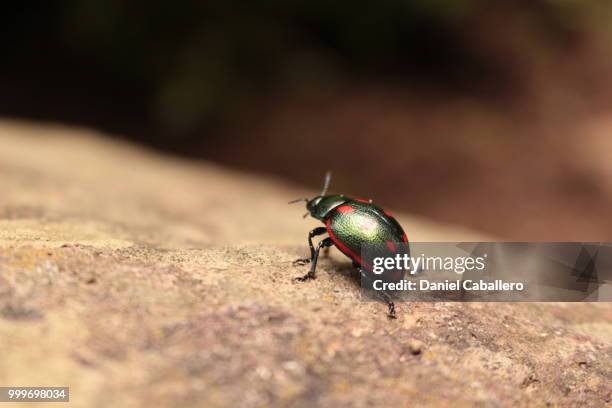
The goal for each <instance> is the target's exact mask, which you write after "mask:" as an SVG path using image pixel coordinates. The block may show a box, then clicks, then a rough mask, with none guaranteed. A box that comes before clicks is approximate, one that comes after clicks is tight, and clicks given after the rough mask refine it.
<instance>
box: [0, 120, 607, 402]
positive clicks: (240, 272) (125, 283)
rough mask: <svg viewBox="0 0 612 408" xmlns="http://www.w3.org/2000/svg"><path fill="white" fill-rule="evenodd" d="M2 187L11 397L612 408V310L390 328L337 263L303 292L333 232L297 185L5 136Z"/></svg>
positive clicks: (440, 316) (2, 277) (0, 137)
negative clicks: (65, 391) (26, 390)
mask: <svg viewBox="0 0 612 408" xmlns="http://www.w3.org/2000/svg"><path fill="white" fill-rule="evenodd" d="M0 186H1V190H0V352H1V355H2V358H1V359H0V384H2V385H17V386H28V385H29V386H36V385H38V386H42V385H48V386H70V388H71V402H70V405H72V406H77V407H144V406H169V407H170V406H186V407H189V406H206V407H259V406H270V405H275V406H292V407H309V406H313V405H320V406H329V407H342V406H370V405H372V404H376V405H383V404H384V405H385V406H411V405H415V406H417V405H418V406H439V405H452V406H474V405H477V406H528V405H529V406H546V405H547V404H552V405H559V406H576V405H583V406H593V407H597V406H603V405H606V404H610V399H611V396H610V384H611V382H612V374H611V367H612V358H611V355H612V347H611V343H612V305H610V304H485V303H469V304H458V303H418V304H406V303H404V304H400V305H399V318H398V319H397V320H395V321H389V320H388V319H387V318H386V307H385V305H384V304H381V303H364V302H362V301H361V300H360V298H359V290H358V285H359V283H358V280H357V278H356V277H355V276H354V275H353V274H352V272H351V271H352V268H351V265H350V262H349V261H347V260H346V259H345V258H343V257H341V256H339V255H337V253H336V252H335V250H332V251H331V252H330V257H327V258H323V259H322V260H321V262H320V269H319V277H318V279H317V280H315V281H311V282H308V283H299V284H298V283H293V282H292V278H293V277H295V276H298V275H301V274H302V273H304V267H301V268H298V267H292V266H291V261H292V260H293V259H295V258H297V257H300V256H304V255H305V254H306V252H307V251H306V250H307V248H306V245H305V239H306V233H307V231H308V230H309V229H311V228H312V227H313V226H314V225H316V222H315V221H314V220H312V219H309V220H307V221H305V220H303V219H302V218H301V215H302V213H303V212H304V210H303V208H298V207H297V206H289V205H287V204H286V203H287V201H288V200H290V199H293V198H296V197H300V196H310V195H313V194H314V193H313V192H309V191H303V190H301V189H300V188H299V187H297V186H292V185H289V184H286V183H284V182H282V181H281V180H275V179H272V178H264V177H261V176H254V175H247V174H242V173H237V172H233V171H230V170H227V169H224V168H220V167H217V166H215V165H212V164H207V163H197V162H189V161H185V160H181V159H177V158H173V157H163V156H160V155H158V154H156V153H153V152H148V151H144V150H140V149H139V148H136V147H133V146H130V145H124V144H122V143H120V142H114V141H108V140H107V139H103V138H101V137H100V135H96V134H95V133H94V132H92V131H89V130H83V129H67V128H64V127H60V126H52V125H46V126H34V125H27V124H22V123H16V122H9V121H3V122H0ZM336 187H338V186H336ZM398 218H399V220H400V222H401V223H402V224H403V225H404V227H405V229H406V230H407V231H408V234H409V236H410V237H411V239H413V240H420V241H428V240H431V241H437V240H445V241H458V240H466V241H467V240H477V239H482V237H481V236H480V235H479V234H476V233H474V232H471V231H468V230H464V229H461V228H455V227H448V226H442V225H438V224H435V223H432V222H428V221H425V220H422V219H417V218H414V217H410V216H404V215H400V216H399V217H398Z"/></svg>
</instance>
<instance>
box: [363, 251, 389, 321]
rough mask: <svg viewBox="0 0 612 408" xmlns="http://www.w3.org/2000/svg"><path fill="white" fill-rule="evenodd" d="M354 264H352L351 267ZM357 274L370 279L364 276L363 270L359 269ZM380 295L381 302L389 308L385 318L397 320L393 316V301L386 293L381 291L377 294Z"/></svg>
mask: <svg viewBox="0 0 612 408" xmlns="http://www.w3.org/2000/svg"><path fill="white" fill-rule="evenodd" d="M354 264H355V263H354V262H353V265H354ZM359 274H360V275H361V278H362V279H368V280H369V279H370V277H368V275H366V274H365V272H364V271H363V269H361V268H359ZM377 293H380V295H381V296H382V298H383V301H385V302H386V303H387V307H388V308H389V311H388V312H387V317H388V318H389V319H397V315H396V314H395V303H393V301H392V300H391V296H389V294H388V293H387V292H384V291H381V292H377Z"/></svg>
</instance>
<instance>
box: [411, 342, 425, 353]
mask: <svg viewBox="0 0 612 408" xmlns="http://www.w3.org/2000/svg"><path fill="white" fill-rule="evenodd" d="M408 349H409V350H410V353H411V354H412V355H413V356H417V355H419V354H421V352H422V351H423V342H422V341H420V340H410V342H409V343H408Z"/></svg>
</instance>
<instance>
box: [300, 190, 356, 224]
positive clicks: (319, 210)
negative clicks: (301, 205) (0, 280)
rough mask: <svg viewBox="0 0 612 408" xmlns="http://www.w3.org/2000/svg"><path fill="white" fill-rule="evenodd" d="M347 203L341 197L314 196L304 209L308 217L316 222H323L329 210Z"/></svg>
mask: <svg viewBox="0 0 612 408" xmlns="http://www.w3.org/2000/svg"><path fill="white" fill-rule="evenodd" d="M346 201H348V198H346V197H345V196H343V195H328V196H316V197H315V198H313V199H312V200H310V201H308V204H306V208H307V209H308V212H310V215H312V216H313V217H314V218H316V219H318V220H321V221H323V220H325V218H327V215H328V214H329V212H330V211H331V210H333V209H334V208H336V207H338V206H339V205H341V204H343V203H345V202H346Z"/></svg>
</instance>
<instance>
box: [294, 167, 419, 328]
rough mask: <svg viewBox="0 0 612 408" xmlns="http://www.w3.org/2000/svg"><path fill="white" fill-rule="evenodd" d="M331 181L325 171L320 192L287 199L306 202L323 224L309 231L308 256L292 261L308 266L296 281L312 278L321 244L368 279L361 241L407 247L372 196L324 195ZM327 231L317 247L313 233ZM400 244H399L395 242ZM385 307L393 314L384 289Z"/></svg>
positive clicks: (401, 233) (389, 250)
mask: <svg viewBox="0 0 612 408" xmlns="http://www.w3.org/2000/svg"><path fill="white" fill-rule="evenodd" d="M330 183H331V173H330V172H327V174H326V175H325V182H324V183H323V189H322V190H321V193H320V194H319V195H318V196H316V197H314V198H312V199H308V198H299V199H297V200H293V201H290V204H293V203H298V202H306V209H307V210H308V212H307V213H306V214H304V218H306V217H307V216H308V215H310V216H312V217H313V218H315V219H317V220H319V221H321V222H322V223H323V224H325V226H324V227H317V228H315V229H313V230H312V231H310V232H309V233H308V246H309V247H310V257H308V258H300V259H297V260H295V261H294V262H293V264H294V265H305V264H307V263H310V270H309V271H308V273H307V274H305V275H304V276H301V277H298V278H295V280H297V281H302V282H303V281H307V280H310V279H315V277H316V269H317V260H318V258H319V252H320V251H321V248H329V247H331V246H335V247H336V248H338V249H339V250H340V252H342V253H343V254H344V255H346V256H347V257H349V258H350V259H351V260H352V261H353V265H354V266H355V267H357V268H359V273H360V274H361V276H362V278H366V279H371V278H372V274H371V270H369V269H370V268H369V267H368V265H364V262H362V259H361V248H362V246H363V245H364V244H369V245H373V246H378V247H379V248H380V247H382V248H385V251H386V252H387V253H389V254H392V253H396V252H397V247H398V246H399V245H404V244H405V247H407V244H408V238H407V236H406V233H405V232H404V229H403V228H402V226H401V225H400V224H399V222H397V220H396V219H395V218H394V217H393V216H392V215H391V213H389V212H388V211H386V210H384V209H382V208H381V207H379V206H377V205H375V204H373V202H372V200H364V199H361V198H351V197H347V196H345V195H343V194H339V195H327V190H328V189H329V185H330ZM323 234H327V235H328V236H327V237H326V238H324V239H322V240H321V241H319V243H318V245H317V247H316V248H315V246H314V245H313V243H312V239H313V238H314V237H316V236H319V235H323ZM398 244H399V245H398ZM394 273H395V276H393V277H392V280H394V281H398V280H400V279H403V277H404V274H405V272H404V271H394ZM382 295H383V296H384V298H385V300H386V302H387V304H388V307H389V313H388V316H389V317H390V318H395V317H396V316H395V305H394V303H393V302H392V301H391V298H390V297H389V295H388V294H386V293H385V292H383V293H382Z"/></svg>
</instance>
